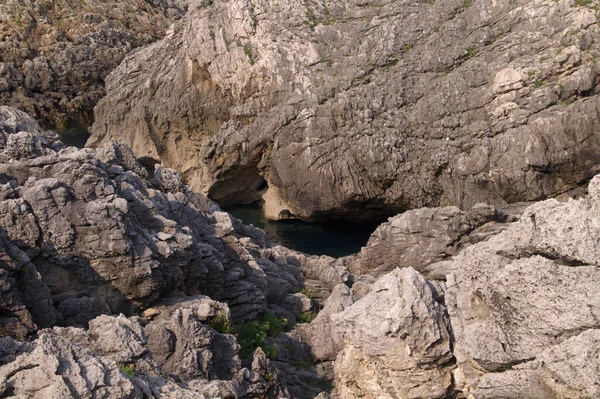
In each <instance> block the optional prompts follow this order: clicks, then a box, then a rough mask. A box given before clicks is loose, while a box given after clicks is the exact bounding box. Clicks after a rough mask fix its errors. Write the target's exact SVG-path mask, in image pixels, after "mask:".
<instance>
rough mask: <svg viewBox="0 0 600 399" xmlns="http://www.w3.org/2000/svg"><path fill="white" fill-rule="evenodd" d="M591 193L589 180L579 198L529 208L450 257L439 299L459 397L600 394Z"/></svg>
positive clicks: (596, 206) (598, 277)
mask: <svg viewBox="0 0 600 399" xmlns="http://www.w3.org/2000/svg"><path fill="white" fill-rule="evenodd" d="M598 187H600V177H595V178H594V179H593V180H592V181H591V183H590V185H589V190H588V191H589V196H588V197H587V198H585V199H579V200H569V201H568V202H565V203H561V202H558V201H556V200H548V201H544V202H540V203H536V204H534V205H532V206H530V207H529V208H528V209H527V210H526V211H525V213H524V214H523V215H522V217H521V219H520V221H519V222H517V223H515V224H513V225H511V226H510V227H509V228H508V229H507V230H506V231H504V232H503V233H501V234H499V235H497V236H495V237H493V238H491V239H490V240H488V241H486V242H483V243H480V244H477V245H475V246H472V247H470V248H467V249H465V250H464V251H463V252H462V253H461V254H459V255H458V256H457V257H456V258H455V259H454V261H453V267H452V273H451V274H450V275H449V277H448V292H447V295H446V300H447V302H448V309H449V312H450V316H451V319H452V328H453V331H454V335H455V338H456V340H455V350H454V353H455V355H456V358H457V360H458V365H459V371H458V375H459V377H460V378H458V380H460V381H461V389H462V390H463V391H464V392H473V395H474V396H475V397H478V398H479V397H485V398H500V397H535V398H537V397H574V398H589V397H594V396H596V395H597V394H598V392H600V391H599V389H600V382H599V381H598V367H599V365H598V355H597V350H596V349H593V348H594V347H596V348H597V340H598V337H597V334H596V332H597V329H598V328H599V327H600V324H599V320H600V302H599V301H598V295H597V294H596V291H597V288H596V287H597V286H598V283H599V281H600V271H599V268H598V265H600V252H599V249H598V248H599V247H598V245H597V237H598V235H599V234H600V221H599V219H598V213H597V212H598V210H600V194H599V193H600V190H599V189H598ZM586 363H587V364H586ZM575 369H576V370H577V372H574V370H575Z"/></svg>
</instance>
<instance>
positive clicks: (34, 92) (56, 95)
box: [0, 0, 187, 127]
mask: <svg viewBox="0 0 600 399" xmlns="http://www.w3.org/2000/svg"><path fill="white" fill-rule="evenodd" d="M186 8H187V0H151V1H141V0H136V1H126V2H125V1H114V0H109V1H98V0H81V1H72V0H52V1H39V0H25V1H23V0H6V1H2V4H0V104H2V105H11V106H14V107H18V108H20V109H22V110H25V111H27V112H28V113H30V114H31V115H33V116H35V117H36V118H37V119H38V120H40V121H41V122H43V124H44V125H45V126H53V127H65V126H72V125H80V126H84V127H87V126H88V125H89V124H90V123H91V122H92V121H93V115H92V111H93V107H94V105H95V104H96V102H98V100H99V99H100V98H101V97H102V96H103V95H104V79H105V78H106V76H107V75H108V73H109V72H110V71H111V70H112V69H114V68H115V67H116V66H117V65H119V63H120V62H121V61H122V60H123V58H124V57H125V55H126V54H127V53H129V52H130V51H131V50H133V49H134V48H136V47H139V46H141V45H145V44H148V43H151V42H153V41H155V40H157V39H160V38H162V37H163V35H164V33H165V31H166V29H167V28H168V27H169V25H170V24H171V23H172V22H173V21H175V20H176V19H178V18H180V17H181V16H182V15H183V14H185V10H186Z"/></svg>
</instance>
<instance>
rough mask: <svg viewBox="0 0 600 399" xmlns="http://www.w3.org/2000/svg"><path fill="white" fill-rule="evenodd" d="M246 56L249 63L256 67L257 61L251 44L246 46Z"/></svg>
mask: <svg viewBox="0 0 600 399" xmlns="http://www.w3.org/2000/svg"><path fill="white" fill-rule="evenodd" d="M244 54H246V57H248V62H249V63H250V65H254V63H255V61H254V57H253V56H252V47H251V46H250V43H246V44H245V45H244Z"/></svg>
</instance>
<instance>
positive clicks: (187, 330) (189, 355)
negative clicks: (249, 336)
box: [144, 308, 241, 381]
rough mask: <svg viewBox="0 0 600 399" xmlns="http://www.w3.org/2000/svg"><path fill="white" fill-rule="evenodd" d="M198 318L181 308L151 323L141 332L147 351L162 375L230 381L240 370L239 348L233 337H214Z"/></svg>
mask: <svg viewBox="0 0 600 399" xmlns="http://www.w3.org/2000/svg"><path fill="white" fill-rule="evenodd" d="M200 317H202V315H200ZM200 317H199V315H198V314H197V313H196V312H195V311H194V309H191V308H183V309H176V310H174V312H173V314H172V315H171V316H170V317H168V318H162V319H160V320H157V321H153V322H151V323H150V324H149V325H148V326H147V327H146V328H145V330H144V331H145V334H146V335H147V336H148V349H149V350H150V352H151V353H152V356H153V357H154V359H156V361H157V362H158V364H159V365H160V366H161V367H162V368H163V369H164V370H165V371H166V372H168V373H170V374H172V375H176V376H178V377H179V378H181V379H182V380H184V381H187V380H191V379H197V378H204V379H210V380H212V379H224V380H225V379H231V378H232V376H233V375H234V374H235V373H236V372H237V371H238V370H239V369H241V362H240V358H239V356H238V355H237V353H238V350H239V346H238V345H237V342H236V340H235V338H234V337H233V336H230V335H229V336H227V335H220V334H217V333H216V332H215V331H214V330H213V329H212V328H209V327H208V326H207V325H205V324H203V323H202V321H204V320H202V321H201V318H200Z"/></svg>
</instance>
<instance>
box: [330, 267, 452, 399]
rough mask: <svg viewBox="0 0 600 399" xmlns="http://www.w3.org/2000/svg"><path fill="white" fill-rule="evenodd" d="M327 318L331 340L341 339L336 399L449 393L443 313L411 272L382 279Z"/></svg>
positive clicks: (448, 336) (449, 352)
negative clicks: (333, 333) (370, 290)
mask: <svg viewBox="0 0 600 399" xmlns="http://www.w3.org/2000/svg"><path fill="white" fill-rule="evenodd" d="M330 318H331V321H332V325H333V331H335V334H336V335H340V336H342V337H343V338H342V342H343V344H342V347H343V350H341V352H339V353H338V355H337V358H336V360H335V365H334V370H335V389H336V392H337V395H338V397H339V398H356V397H362V396H368V397H376V398H415V399H416V398H442V397H445V395H446V394H447V393H450V390H451V383H452V377H451V363H452V361H453V354H452V345H451V332H450V326H449V320H448V317H447V314H446V309H445V307H444V306H443V305H441V304H439V303H437V302H436V301H435V298H434V295H433V292H432V289H431V287H430V286H429V284H428V283H427V281H426V280H425V279H424V278H423V276H421V275H420V274H419V273H418V272H417V271H415V270H414V269H412V268H405V269H396V270H394V271H392V272H391V273H389V274H387V275H385V276H383V277H382V278H380V279H379V280H378V281H377V282H375V284H374V285H373V290H372V292H371V293H369V294H367V295H366V296H365V297H363V298H362V299H360V300H359V301H357V302H356V303H354V304H353V305H351V306H349V307H347V308H346V309H345V310H343V311H342V312H340V313H337V314H334V315H332V316H330ZM333 337H335V335H333Z"/></svg>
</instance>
